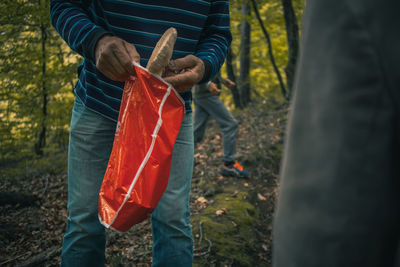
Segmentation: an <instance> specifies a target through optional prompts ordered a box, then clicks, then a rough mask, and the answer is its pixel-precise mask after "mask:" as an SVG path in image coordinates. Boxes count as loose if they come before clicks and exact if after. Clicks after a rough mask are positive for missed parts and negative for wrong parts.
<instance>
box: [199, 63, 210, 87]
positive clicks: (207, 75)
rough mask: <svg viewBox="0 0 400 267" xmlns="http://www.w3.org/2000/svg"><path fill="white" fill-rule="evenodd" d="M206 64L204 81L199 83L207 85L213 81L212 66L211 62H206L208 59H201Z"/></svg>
mask: <svg viewBox="0 0 400 267" xmlns="http://www.w3.org/2000/svg"><path fill="white" fill-rule="evenodd" d="M201 60H202V61H203V63H204V75H203V79H201V81H200V82H199V83H205V82H208V81H209V80H210V79H211V77H210V76H211V72H212V66H211V62H210V61H208V60H206V59H201Z"/></svg>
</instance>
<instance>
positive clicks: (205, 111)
mask: <svg viewBox="0 0 400 267" xmlns="http://www.w3.org/2000/svg"><path fill="white" fill-rule="evenodd" d="M210 116H211V117H213V118H214V119H215V121H216V122H217V123H218V125H219V126H220V127H221V130H222V134H223V141H224V162H225V163H234V162H235V161H236V160H235V153H236V138H237V134H238V123H237V121H236V120H235V118H234V117H233V116H232V114H231V113H230V112H229V110H228V109H227V108H226V107H225V105H224V103H223V102H222V101H221V99H219V97H218V96H216V95H210V96H205V97H200V98H195V99H194V142H195V143H196V144H197V143H199V142H201V140H203V137H204V133H205V130H206V127H207V122H208V120H209V118H210Z"/></svg>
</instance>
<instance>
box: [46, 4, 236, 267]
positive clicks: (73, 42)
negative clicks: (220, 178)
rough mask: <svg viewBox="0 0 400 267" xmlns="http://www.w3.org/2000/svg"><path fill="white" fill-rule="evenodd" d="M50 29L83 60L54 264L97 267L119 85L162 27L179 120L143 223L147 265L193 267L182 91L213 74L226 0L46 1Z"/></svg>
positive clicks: (225, 26) (226, 41) (222, 47)
mask: <svg viewBox="0 0 400 267" xmlns="http://www.w3.org/2000/svg"><path fill="white" fill-rule="evenodd" d="M50 3H51V5H50V14H51V22H52V24H53V26H54V27H55V28H56V30H57V31H58V32H59V34H60V35H61V37H62V38H63V39H64V40H65V41H66V43H67V44H68V45H69V46H70V47H71V48H72V49H73V50H74V51H76V52H78V53H79V54H80V55H81V56H82V57H83V61H82V63H81V65H80V66H79V68H78V82H77V83H76V86H75V94H76V100H75V104H74V108H73V113H72V119H71V128H70V140H69V152H68V212H69V214H68V221H67V230H66V233H65V235H64V241H63V248H62V255H61V265H62V266H73V267H76V266H96V267H97V266H104V264H105V230H104V228H103V226H102V225H101V224H100V222H99V220H98V215H97V210H98V193H99V190H100V187H101V184H102V180H103V177H104V173H105V170H106V167H107V163H108V159H109V156H110V153H111V150H112V145H113V140H114V133H115V127H116V122H117V119H118V113H119V108H120V104H121V96H122V92H123V86H124V81H126V80H127V79H128V78H129V77H135V75H136V74H135V72H134V70H133V62H137V63H140V64H141V65H142V66H146V63H147V61H148V59H149V57H150V55H151V52H152V50H153V48H154V46H155V44H156V43H157V41H158V40H159V38H160V37H161V35H162V34H163V33H164V32H165V31H166V30H167V29H168V28H169V27H175V28H176V29H177V31H178V38H177V41H176V44H175V48H174V52H173V56H172V58H173V61H172V63H171V64H170V67H169V69H168V72H169V73H171V72H172V73H177V74H176V75H172V76H170V77H167V78H165V80H166V81H167V82H169V83H170V84H172V85H173V86H174V88H175V89H176V90H177V91H178V92H180V95H181V97H182V98H183V100H184V101H185V108H186V115H185V118H184V121H183V123H182V125H181V129H180V132H179V135H178V137H177V140H176V143H175V145H174V148H173V155H172V163H171V172H170V177H169V184H168V187H167V189H166V190H165V193H164V194H163V197H162V198H161V200H160V202H159V204H158V206H157V208H156V209H155V210H154V212H153V213H152V216H151V222H152V233H153V261H152V265H153V266H192V261H193V237H192V231H191V227H190V218H189V214H190V210H189V192H190V182H191V178H192V171H193V153H194V152H193V151H194V145H193V127H192V114H191V90H190V89H191V87H192V86H193V85H194V84H196V83H199V82H207V81H208V80H209V79H210V78H211V77H213V76H214V75H215V74H216V73H217V72H218V71H219V69H220V67H221V65H222V64H223V62H224V60H225V56H226V52H227V49H228V47H229V45H230V42H231V33H230V27H229V2H228V0H219V1H214V0H211V1H197V0H196V1H193V0H179V1H177V0H171V1H161V0H155V1H139V0H131V1H57V0H52V1H50Z"/></svg>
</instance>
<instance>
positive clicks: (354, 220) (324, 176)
mask: <svg viewBox="0 0 400 267" xmlns="http://www.w3.org/2000/svg"><path fill="white" fill-rule="evenodd" d="M300 54H301V56H300V59H299V62H298V66H297V72H296V81H295V86H294V90H295V95H294V98H293V102H292V110H291V114H290V119H289V123H288V129H287V134H286V142H285V151H284V159H283V162H282V169H281V176H280V177H281V180H280V192H279V197H278V204H277V207H276V214H275V219H274V225H273V264H274V266H275V267H291V266H299V267H310V266H318V267H327V266H338V267H344V266H345V267H346V266H349V267H350V266H351V267H354V266H362V267H368V266H382V267H391V266H400V261H399V259H400V253H399V252H400V251H399V240H400V238H399V237H400V157H399V155H400V147H399V138H400V132H399V126H400V119H399V104H400V97H399V93H400V1H399V0H385V1H382V0H347V1H345V0H336V1H333V0H307V1H306V9H305V13H304V17H303V29H302V44H301V51H300Z"/></svg>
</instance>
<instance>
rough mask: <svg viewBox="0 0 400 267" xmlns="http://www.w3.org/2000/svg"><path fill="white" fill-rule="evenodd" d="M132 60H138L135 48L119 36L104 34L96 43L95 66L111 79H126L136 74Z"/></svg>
mask: <svg viewBox="0 0 400 267" xmlns="http://www.w3.org/2000/svg"><path fill="white" fill-rule="evenodd" d="M134 61H135V62H140V56H139V54H138V53H137V51H136V48H135V47H134V46H133V45H132V44H129V43H127V42H125V41H124V40H122V39H120V38H117V37H114V36H104V37H102V38H101V39H100V40H99V41H98V43H97V45H96V67H97V68H98V69H99V70H100V71H101V72H102V73H103V74H104V75H105V76H106V77H108V78H110V79H112V80H115V81H126V80H127V79H128V78H129V77H130V76H136V73H135V70H134V68H133V62H134Z"/></svg>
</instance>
